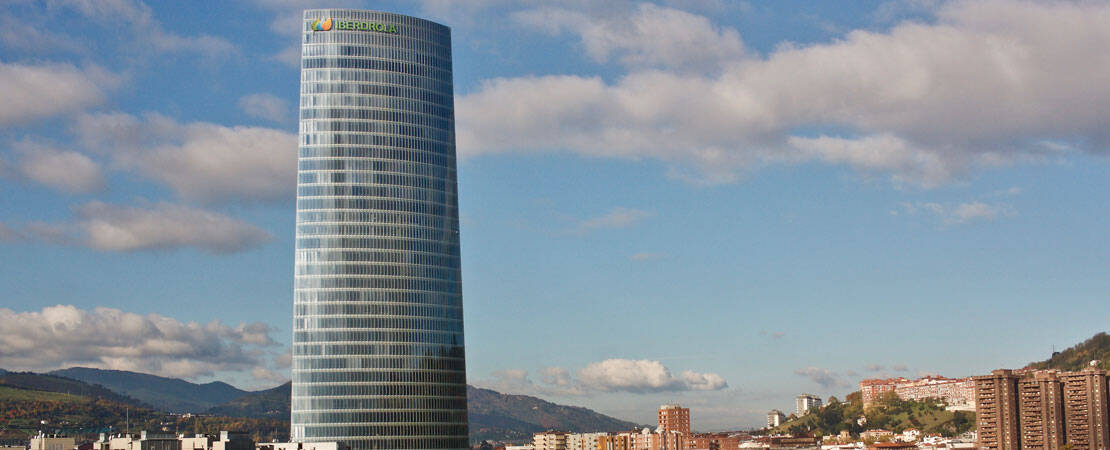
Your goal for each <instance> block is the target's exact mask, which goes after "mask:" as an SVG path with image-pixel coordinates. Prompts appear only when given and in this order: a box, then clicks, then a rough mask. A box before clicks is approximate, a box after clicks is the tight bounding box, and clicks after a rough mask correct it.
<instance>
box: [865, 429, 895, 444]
mask: <svg viewBox="0 0 1110 450" xmlns="http://www.w3.org/2000/svg"><path fill="white" fill-rule="evenodd" d="M859 438H860V439H863V440H865V441H879V440H891V439H894V432H893V431H890V430H884V429H882V428H876V429H873V430H867V431H864V432H862V433H860V434H859Z"/></svg>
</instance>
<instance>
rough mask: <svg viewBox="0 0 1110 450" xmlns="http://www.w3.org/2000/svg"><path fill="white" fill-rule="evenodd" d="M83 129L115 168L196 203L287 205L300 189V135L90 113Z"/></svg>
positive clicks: (91, 144) (80, 125) (89, 144)
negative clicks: (268, 202)
mask: <svg viewBox="0 0 1110 450" xmlns="http://www.w3.org/2000/svg"><path fill="white" fill-rule="evenodd" d="M76 130H77V133H78V136H79V137H80V139H81V141H82V142H83V143H84V144H85V145H86V146H87V147H88V148H90V149H93V150H94V151H97V152H99V153H102V154H105V155H107V156H109V157H110V158H111V159H112V160H113V161H114V162H115V165H116V166H117V167H119V168H123V169H131V170H135V171H137V172H139V173H140V174H141V175H143V176H145V177H147V178H150V179H152V180H155V181H158V182H161V183H163V184H165V185H167V186H169V187H170V188H171V189H173V190H174V192H176V193H177V194H178V195H179V196H181V197H182V198H185V199H188V200H197V201H202V202H226V201H233V200H284V199H288V198H291V197H292V196H293V187H294V186H295V185H296V182H295V176H296V164H297V137H296V135H295V134H293V133H288V132H285V131H281V130H277V129H272V128H262V127H244V126H236V127H227V126H223V125H217V124H213V123H206V122H193V123H186V124H183V123H178V122H176V121H174V120H173V119H170V118H168V117H165V116H162V115H158V114H147V115H145V116H143V118H141V119H140V118H138V117H135V116H132V115H129V114H122V113H115V114H96V115H83V116H81V117H79V118H78V120H77V125H76Z"/></svg>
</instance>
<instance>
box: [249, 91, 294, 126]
mask: <svg viewBox="0 0 1110 450" xmlns="http://www.w3.org/2000/svg"><path fill="white" fill-rule="evenodd" d="M239 109H241V110H243V112H245V113H247V115H248V116H251V117H258V118H260V119H266V120H270V121H274V122H284V121H286V120H288V119H289V102H286V101H285V100H284V99H282V98H281V97H278V96H276V95H273V94H249V95H244V96H243V97H240V98H239Z"/></svg>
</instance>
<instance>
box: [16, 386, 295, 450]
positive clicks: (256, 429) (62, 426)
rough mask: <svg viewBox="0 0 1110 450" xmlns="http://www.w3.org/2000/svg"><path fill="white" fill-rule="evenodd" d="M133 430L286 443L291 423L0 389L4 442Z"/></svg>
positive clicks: (40, 392) (76, 396)
mask: <svg viewBox="0 0 1110 450" xmlns="http://www.w3.org/2000/svg"><path fill="white" fill-rule="evenodd" d="M127 430H131V431H132V432H138V431H139V430H148V431H163V432H171V433H187V434H192V433H209V434H215V433H218V432H219V431H220V430H232V431H246V432H249V433H251V434H252V435H253V436H254V438H255V440H258V441H270V440H273V439H279V440H287V439H288V437H289V422H288V421H284V420H274V419H251V418H235V417H214V416H205V417H199V416H192V415H168V414H166V413H163V412H160V411H155V410H153V409H150V408H144V407H141V406H135V405H130V404H125V403H119V402H115V401H112V400H107V399H104V398H96V397H89V396H84V395H75V394H66V393H60V392H48V391H38V390H29V389H20V388H14V387H10V386H0V440H7V439H18V440H26V439H28V438H30V437H32V436H34V435H35V434H37V433H38V432H39V431H42V432H45V433H58V434H66V435H71V436H75V437H77V438H78V439H79V440H80V439H95V438H96V435H97V434H98V433H119V432H126V431H127Z"/></svg>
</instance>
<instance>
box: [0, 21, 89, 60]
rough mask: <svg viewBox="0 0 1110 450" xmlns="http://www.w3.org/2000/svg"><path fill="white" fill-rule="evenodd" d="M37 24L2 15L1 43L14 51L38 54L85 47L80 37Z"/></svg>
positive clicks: (0, 27)
mask: <svg viewBox="0 0 1110 450" xmlns="http://www.w3.org/2000/svg"><path fill="white" fill-rule="evenodd" d="M36 25H37V24H36V23H35V22H30V21H26V20H20V19H19V18H17V17H13V16H8V15H6V16H2V17H0V45H2V46H4V47H5V48H7V49H8V50H10V51H13V52H23V53H37V54H42V53H45V52H50V51H62V52H70V53H76V52H81V51H83V50H84V49H85V47H84V45H83V44H82V42H81V41H80V40H79V39H74V38H73V37H72V36H68V35H66V34H65V33H63V32H61V31H60V30H57V29H48V28H45V27H42V26H36Z"/></svg>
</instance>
